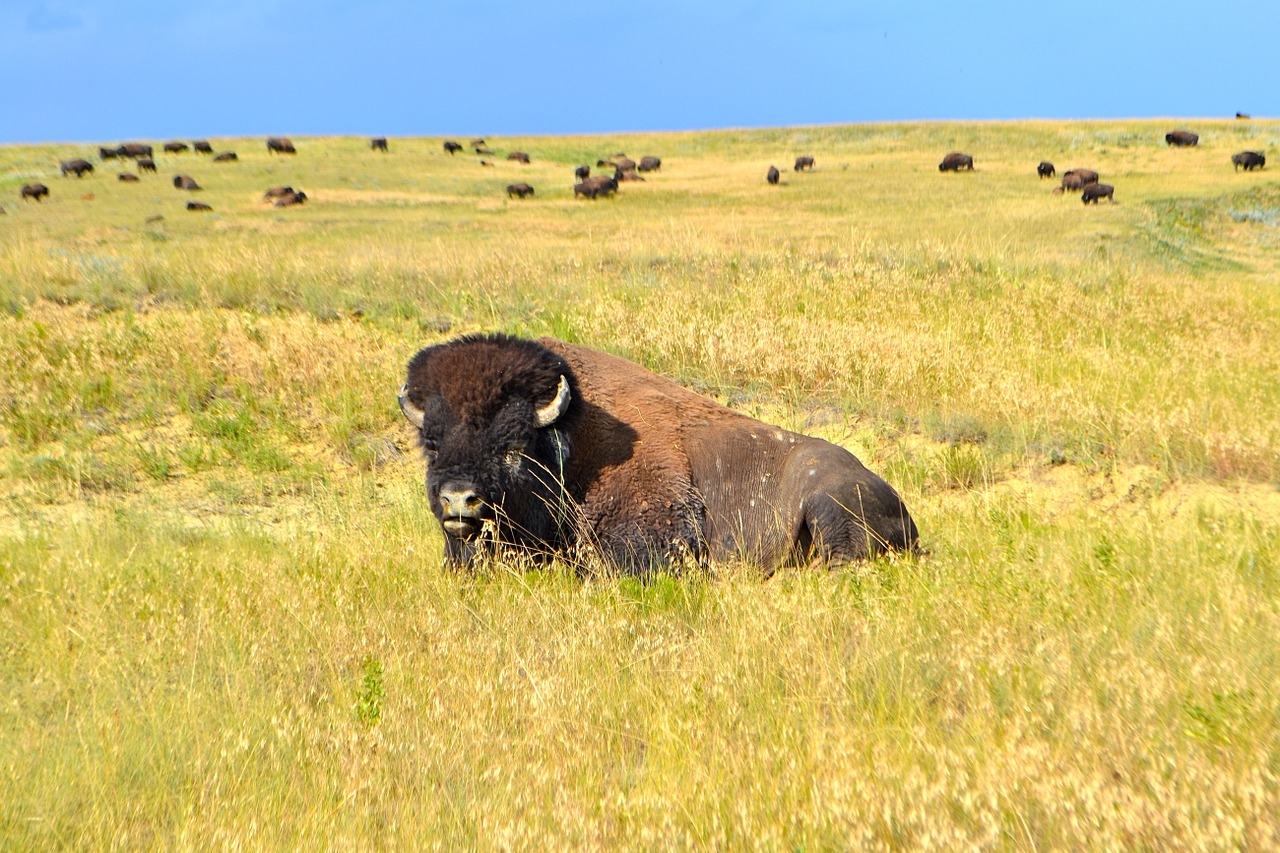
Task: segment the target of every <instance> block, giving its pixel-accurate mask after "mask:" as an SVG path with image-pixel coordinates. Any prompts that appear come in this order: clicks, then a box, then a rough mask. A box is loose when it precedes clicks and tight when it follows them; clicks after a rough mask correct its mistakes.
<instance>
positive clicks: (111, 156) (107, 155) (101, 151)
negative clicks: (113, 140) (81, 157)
mask: <svg viewBox="0 0 1280 853" xmlns="http://www.w3.org/2000/svg"><path fill="white" fill-rule="evenodd" d="M119 156H120V150H119V149H118V148H102V147H99V148H98V159H99V160H115V159H117V158H118V157H119Z"/></svg>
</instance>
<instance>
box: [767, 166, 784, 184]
mask: <svg viewBox="0 0 1280 853" xmlns="http://www.w3.org/2000/svg"><path fill="white" fill-rule="evenodd" d="M781 177H782V175H781V173H780V172H779V171H778V167H777V166H774V165H770V166H769V171H767V172H765V173H764V179H765V180H766V181H768V182H769V183H771V184H775V185H776V184H777V183H778V181H779V180H780V179H781Z"/></svg>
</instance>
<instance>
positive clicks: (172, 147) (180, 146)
mask: <svg viewBox="0 0 1280 853" xmlns="http://www.w3.org/2000/svg"><path fill="white" fill-rule="evenodd" d="M188 148H190V146H189V145H187V143H185V142H166V143H165V144H164V153H166V154H181V153H182V152H183V151H186V150H188Z"/></svg>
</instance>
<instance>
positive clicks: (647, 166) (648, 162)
mask: <svg viewBox="0 0 1280 853" xmlns="http://www.w3.org/2000/svg"><path fill="white" fill-rule="evenodd" d="M636 169H638V170H639V171H641V172H659V171H661V170H662V158H661V157H641V158H640V163H639V164H638V165H637V166H636Z"/></svg>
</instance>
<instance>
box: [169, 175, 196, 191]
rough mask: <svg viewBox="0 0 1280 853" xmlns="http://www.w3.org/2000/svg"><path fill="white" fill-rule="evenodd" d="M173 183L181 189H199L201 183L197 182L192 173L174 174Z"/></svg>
mask: <svg viewBox="0 0 1280 853" xmlns="http://www.w3.org/2000/svg"><path fill="white" fill-rule="evenodd" d="M173 185H174V186H175V187H177V188H178V189H180V190H198V189H200V185H199V184H197V183H196V179H195V178H193V177H191V176H190V175H174V176H173Z"/></svg>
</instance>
